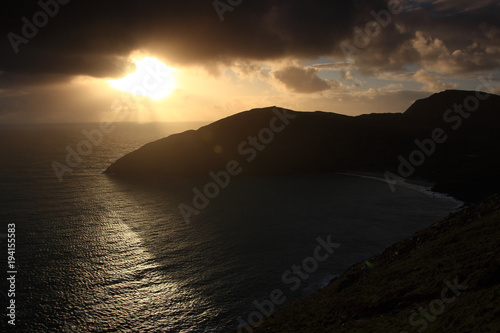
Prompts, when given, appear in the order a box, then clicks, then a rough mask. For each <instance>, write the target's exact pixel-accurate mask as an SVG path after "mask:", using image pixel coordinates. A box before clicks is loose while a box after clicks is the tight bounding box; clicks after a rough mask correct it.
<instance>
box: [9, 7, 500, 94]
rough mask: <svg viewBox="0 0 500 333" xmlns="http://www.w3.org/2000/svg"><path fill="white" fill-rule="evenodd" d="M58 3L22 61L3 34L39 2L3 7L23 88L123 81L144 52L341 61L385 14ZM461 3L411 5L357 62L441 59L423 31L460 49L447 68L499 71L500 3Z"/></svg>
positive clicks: (184, 57)
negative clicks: (356, 36) (344, 47)
mask: <svg viewBox="0 0 500 333" xmlns="http://www.w3.org/2000/svg"><path fill="white" fill-rule="evenodd" d="M60 1H61V2H66V1H67V2H68V3H67V4H64V5H63V4H60V5H59V9H58V13H57V14H55V15H54V17H50V18H49V19H48V23H47V24H46V25H45V26H43V27H41V28H39V31H38V33H37V34H36V36H35V37H33V38H28V40H29V41H28V43H27V44H20V45H19V52H18V53H17V54H16V53H15V52H14V50H13V48H12V46H11V43H10V42H9V39H8V38H7V34H8V33H9V32H13V33H16V34H18V35H22V32H21V28H22V26H23V22H22V21H21V18H22V17H26V18H28V20H29V21H32V19H33V15H34V14H35V13H36V12H37V11H39V10H40V9H41V8H40V5H39V3H37V2H35V1H21V0H18V1H8V2H5V1H4V2H3V3H2V5H1V12H2V14H1V15H2V16H3V17H2V19H1V20H0V27H1V29H0V34H1V36H2V39H1V40H2V42H1V50H2V51H1V54H0V71H5V72H7V73H16V74H17V73H19V74H21V75H22V76H20V77H18V78H17V81H18V82H20V81H22V80H27V81H29V80H30V78H33V75H37V76H38V75H44V76H43V78H45V79H57V80H60V79H62V78H64V76H71V75H89V76H93V77H118V76H120V75H123V74H124V72H125V71H126V70H127V61H126V59H127V56H128V55H129V54H130V52H132V51H134V50H139V49H142V50H146V51H149V52H153V53H154V55H156V56H158V57H164V59H167V60H169V62H172V63H174V64H216V63H226V64H229V63H231V62H232V61H234V60H235V59H241V60H245V61H247V60H273V59H284V58H294V59H304V58H309V59H315V58H317V57H319V56H330V57H334V58H335V57H336V58H337V59H338V60H341V59H342V57H343V55H342V52H341V49H340V48H339V44H340V42H341V41H346V40H347V41H349V40H352V37H353V29H354V27H356V26H359V27H362V28H364V24H366V23H367V22H369V21H370V20H373V17H372V16H371V15H370V11H371V10H374V11H377V12H378V11H380V10H383V9H386V8H387V4H386V3H385V1H383V0H354V1H322V0H321V1H320V0H313V1H310V0H307V1H306V0H301V1H299V0H295V1H290V0H288V1H286V0H270V1H251V0H244V1H242V2H241V4H239V5H238V6H236V7H235V8H234V9H233V11H227V12H225V13H224V18H225V20H224V22H221V21H220V20H219V15H218V14H217V12H216V10H215V9H214V6H213V4H212V1H211V0H203V1H201V0H200V1H194V0H182V1H181V0H157V1H154V0H144V1H125V0H121V1H117V0H106V1H102V0H101V1H95V0H85V1H84V0H71V1H68V0H64V1H63V0H60ZM393 1H394V0H393ZM42 2H43V3H47V2H51V3H53V2H55V0H42ZM464 3H466V2H464V1H459V2H456V1H443V0H442V1H436V2H435V4H434V5H433V4H431V3H430V2H429V1H412V2H411V6H410V7H407V11H405V12H403V13H401V14H399V15H397V17H396V16H394V17H393V21H392V22H391V25H389V26H388V27H386V28H384V29H383V31H382V32H381V34H380V36H378V37H377V38H376V39H374V41H373V42H372V43H371V45H369V46H368V48H367V49H364V50H362V52H361V54H360V55H359V56H358V58H357V59H356V61H357V65H358V64H359V66H361V69H362V70H364V71H365V72H376V71H380V70H398V69H401V68H403V67H404V66H405V65H407V64H411V63H416V64H420V63H424V62H432V61H438V60H439V59H438V58H439V56H440V55H439V53H438V52H437V51H439V50H435V51H436V52H435V53H432V52H428V53H425V51H426V50H423V49H418V48H416V47H415V46H414V45H413V43H414V41H415V40H416V38H417V36H416V32H417V31H421V32H422V33H423V35H422V36H423V37H422V38H427V42H428V43H429V44H431V46H433V45H434V44H436V45H437V46H439V45H438V44H439V43H436V39H439V40H440V41H443V42H444V43H445V46H446V47H447V50H448V51H449V53H450V57H451V54H452V53H453V52H455V51H457V52H456V53H455V55H454V57H455V58H450V61H451V63H450V71H455V72H466V71H468V70H477V69H483V70H486V69H489V68H492V67H496V66H498V60H496V59H497V58H498V55H499V54H498V53H499V50H498V46H497V44H498V39H497V37H498V29H499V25H498V23H496V22H497V18H498V17H499V16H500V10H499V6H500V5H499V4H498V2H497V1H480V2H479V3H480V4H479V5H477V2H476V5H474V6H472V5H468V6H467V7H466V8H461V7H460V6H461V5H464ZM475 42H477V45H476V46H475V48H474V43H475ZM436 45H434V46H436ZM420 46H421V47H422V48H423V46H424V45H423V44H422V43H421V45H420ZM431 51H432V50H431ZM422 52H423V53H422ZM128 66H130V64H128ZM128 69H130V68H128ZM8 78H10V79H11V80H14V78H13V76H12V75H11V76H9V75H4V76H3V77H1V78H0V86H6V85H9V84H10V83H11V81H9V80H7V79H8ZM12 82H14V81H12Z"/></svg>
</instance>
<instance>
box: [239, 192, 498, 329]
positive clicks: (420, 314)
mask: <svg viewBox="0 0 500 333" xmlns="http://www.w3.org/2000/svg"><path fill="white" fill-rule="evenodd" d="M499 223H500V195H495V196H492V197H490V198H489V199H487V200H485V201H483V202H481V203H478V204H475V205H473V206H472V207H469V208H466V209H464V210H462V211H460V212H457V213H454V214H450V215H449V216H448V217H447V218H445V219H443V220H442V221H439V222H437V223H435V224H433V225H432V226H431V227H429V228H427V229H425V230H423V231H420V232H417V233H415V234H414V235H413V236H411V237H409V238H408V239H406V240H404V241H402V242H399V243H397V244H395V245H393V246H391V247H390V248H388V249H386V250H385V251H384V252H383V253H382V254H380V255H377V256H375V257H373V258H370V259H368V260H366V261H365V262H363V263H358V264H356V265H354V266H352V267H351V268H350V269H348V270H347V271H346V272H344V273H343V274H342V275H341V276H340V277H339V278H338V279H336V280H335V281H333V282H332V283H331V284H330V285H329V286H328V287H326V288H324V289H322V290H320V291H318V292H316V293H315V294H313V295H311V296H309V297H307V298H304V299H301V300H298V301H296V302H295V303H293V304H291V305H289V306H287V307H285V308H283V309H281V310H279V311H277V312H275V313H274V314H273V315H272V316H271V317H270V318H269V319H268V320H266V321H264V323H263V324H262V325H260V326H258V327H252V328H240V330H239V332H252V331H253V332H255V333H260V332H273V333H292V332H296V333H299V332H300V333H318V332H338V333H352V332H360V333H361V332H363V333H367V332H398V333H399V332H417V331H419V330H420V331H419V332H424V331H425V332H429V333H431V332H440V333H441V332H457V333H458V332H460V333H461V332H478V333H479V332H481V333H482V332H499V331H500V260H499V254H500V251H499V246H498V240H499V239H500V227H499ZM450 284H451V286H452V287H451V288H450ZM233 332H236V330H233Z"/></svg>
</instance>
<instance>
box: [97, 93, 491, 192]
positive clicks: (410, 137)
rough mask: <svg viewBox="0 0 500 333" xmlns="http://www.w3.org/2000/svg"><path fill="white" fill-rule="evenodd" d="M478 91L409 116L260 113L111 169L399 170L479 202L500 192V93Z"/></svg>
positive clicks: (187, 135)
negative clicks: (236, 165) (232, 166)
mask: <svg viewBox="0 0 500 333" xmlns="http://www.w3.org/2000/svg"><path fill="white" fill-rule="evenodd" d="M476 94H477V93H476V92H471V91H452V90H448V91H444V92H441V93H438V94H434V95H432V96H430V97H428V98H426V99H422V100H419V101H416V102H415V103H414V104H413V105H412V106H411V107H410V108H409V109H408V110H407V111H406V112H404V113H396V114H370V115H362V116H358V117H350V116H345V115H340V114H335V113H327V112H319V111H317V112H296V111H291V110H285V109H281V108H277V107H270V108H264V109H254V110H251V111H246V112H242V113H238V114H236V115H233V116H230V117H228V118H225V119H221V120H219V121H216V122H214V123H212V124H210V125H207V126H204V127H201V128H200V129H198V130H196V131H194V130H191V131H187V132H184V133H180V134H175V135H171V136H169V137H167V138H164V139H161V140H158V141H155V142H152V143H149V144H147V145H145V146H143V147H142V148H140V149H138V150H136V151H134V152H131V153H129V154H127V155H125V156H123V157H122V158H120V159H119V160H117V161H116V162H115V163H113V164H112V165H111V166H109V167H108V169H107V170H106V172H107V173H109V174H115V175H120V176H127V175H135V176H144V177H186V176H194V175H207V174H208V173H209V172H210V171H218V170H224V168H226V165H227V163H228V161H237V162H238V163H239V165H240V166H241V167H242V172H241V174H242V175H276V174H298V173H329V172H346V171H368V172H377V173H380V174H384V173H385V172H386V171H390V172H392V173H393V174H395V175H396V176H398V177H402V178H410V179H425V180H427V181H430V182H433V183H435V184H436V185H435V190H436V191H440V192H446V193H449V194H452V195H454V196H455V197H457V198H459V199H462V200H465V201H476V200H480V199H482V198H485V197H487V196H488V195H491V194H493V193H495V192H496V188H498V187H499V186H500V177H499V174H498V170H499V168H500V111H499V110H500V96H497V95H489V94H486V95H478V96H483V97H482V98H483V100H481V101H480V100H479V99H478V98H476V97H475V96H476ZM484 96H486V97H484ZM474 101H477V105H474V104H472V106H470V105H471V102H474ZM467 103H469V104H467ZM457 106H459V107H460V108H458V109H457ZM471 107H472V108H473V109H474V111H471V112H469V111H467V109H471ZM436 131H439V132H438V133H436ZM436 134H439V135H437V136H436V138H434V137H433V135H436ZM415 140H419V143H420V146H419V145H418V144H417V143H416V141H415ZM429 140H434V141H435V140H438V141H439V142H434V143H431V142H430V141H429ZM417 150H418V151H419V152H417ZM424 153H425V154H424ZM412 154H413V155H412ZM415 154H416V155H415ZM402 159H404V160H405V161H406V165H405V166H401V165H402V164H403V162H401V161H402ZM408 161H413V162H414V163H415V164H416V165H414V166H412V165H408V163H410V162H408ZM401 170H402V171H403V172H402V171H401ZM407 171H411V172H407Z"/></svg>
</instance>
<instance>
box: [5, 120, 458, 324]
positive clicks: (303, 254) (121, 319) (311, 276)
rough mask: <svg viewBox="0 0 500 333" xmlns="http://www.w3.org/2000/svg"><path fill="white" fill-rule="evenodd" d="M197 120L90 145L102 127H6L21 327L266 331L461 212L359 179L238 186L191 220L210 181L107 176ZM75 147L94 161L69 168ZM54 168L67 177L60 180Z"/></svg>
mask: <svg viewBox="0 0 500 333" xmlns="http://www.w3.org/2000/svg"><path fill="white" fill-rule="evenodd" d="M200 125H201V124H199V123H185V124H181V123H177V124H174V123H164V124H125V123H122V124H115V125H114V126H115V127H114V128H113V129H112V130H110V131H108V133H103V136H102V137H98V136H94V137H93V138H94V140H96V142H97V143H98V145H94V144H92V145H90V146H89V145H85V144H82V142H83V141H84V140H88V139H87V138H86V136H85V135H84V134H83V133H82V131H84V130H85V131H86V133H96V132H95V131H94V132H93V130H95V129H98V128H99V126H100V125H99V124H90V123H89V124H59V125H10V126H6V125H3V126H2V127H1V128H0V152H1V156H2V158H1V160H0V184H1V187H0V199H1V200H0V205H1V206H0V207H1V210H0V217H1V218H0V221H1V226H0V227H1V228H2V229H1V230H0V240H1V241H2V249H3V250H2V252H3V254H2V255H1V258H0V260H1V262H2V267H3V271H4V274H6V275H7V276H9V274H8V273H7V271H9V267H8V266H7V264H8V252H7V246H6V244H7V239H8V237H7V235H8V234H9V233H10V231H8V229H9V228H10V226H12V225H15V240H16V241H15V254H14V257H15V264H14V265H15V266H14V268H15V271H16V273H15V293H14V294H15V296H14V297H11V296H9V301H10V300H12V299H14V300H15V324H16V325H15V329H16V331H19V332H179V333H180V332H200V333H201V332H227V331H228V330H230V329H233V328H236V327H238V325H240V324H242V323H246V322H249V323H251V324H254V325H258V324H259V321H260V320H261V317H263V316H265V315H266V312H269V313H270V312H272V310H275V309H278V308H280V307H282V306H284V305H286V304H289V303H290V302H292V301H293V300H296V299H298V298H300V297H303V296H305V295H308V294H310V293H312V292H314V291H315V290H317V289H318V288H321V287H323V286H325V285H326V284H327V283H328V282H329V281H330V280H331V279H333V278H334V277H335V276H337V275H339V274H341V273H342V272H343V271H344V270H345V269H347V268H348V267H349V266H351V265H352V264H354V263H357V262H360V261H365V260H367V259H368V258H369V257H370V256H372V255H374V254H377V253H379V252H381V251H382V250H383V249H384V248H386V247H388V246H390V245H391V244H394V243H396V242H398V241H400V240H402V239H404V238H405V237H407V236H410V235H411V234H412V233H414V232H415V231H417V230H420V229H423V228H425V227H427V226H429V225H430V224H432V223H433V222H436V221H437V220H439V219H441V218H443V217H445V216H446V215H447V214H448V213H450V212H451V211H454V210H455V209H456V208H457V202H456V201H454V200H452V199H450V198H446V197H444V196H436V195H432V193H428V192H427V193H426V192H425V191H420V190H418V188H405V187H397V191H396V192H394V193H393V192H391V190H390V188H389V186H388V185H387V184H385V183H384V182H382V181H378V180H376V179H369V178H362V177H354V176H350V175H340V174H332V175H297V176H281V177H234V178H233V179H231V182H230V184H229V185H228V186H227V187H226V188H225V189H222V190H221V191H220V194H219V195H218V196H217V197H215V198H214V199H212V200H211V201H210V203H209V205H208V206H207V207H206V208H204V209H203V210H201V211H200V213H199V214H198V215H195V216H193V217H192V219H191V222H190V223H189V224H187V223H186V222H185V221H184V219H183V217H182V215H181V214H180V212H179V209H178V207H179V205H180V204H182V203H185V204H190V203H191V201H192V197H193V188H201V187H202V186H203V185H204V184H205V183H206V181H207V178H203V177H201V178H192V179H181V178H169V179H146V178H144V179H142V178H129V179H125V178H120V177H116V176H112V175H106V174H103V171H104V170H105V169H106V167H107V166H108V165H109V164H111V163H112V162H113V161H115V160H116V159H118V158H119V157H121V156H122V155H124V154H126V153H127V152H130V151H133V150H135V149H137V148H139V147H141V146H142V145H143V144H145V143H147V142H150V141H153V140H156V139H160V138H162V137H165V136H167V135H169V134H173V133H176V132H179V131H183V130H186V129H190V128H197V127H199V126H200ZM108 129H109V128H108ZM67 147H69V148H70V150H73V151H78V149H80V151H83V152H85V156H83V155H82V156H80V159H78V158H73V159H69V162H70V163H71V164H72V166H69V164H68V161H66V157H67V155H68V150H67ZM54 162H56V163H55V164H54ZM54 165H56V166H58V167H59V170H61V169H60V168H61V166H66V167H68V168H70V169H71V173H70V172H67V171H68V169H65V170H66V171H65V172H64V173H62V174H61V173H60V174H59V178H60V179H59V178H58V176H57V175H56V172H55V171H54ZM9 225H10V226H9ZM329 244H330V245H329ZM332 244H334V245H332ZM0 287H1V288H2V289H1V294H2V295H7V292H8V290H9V288H10V287H11V286H10V284H7V283H6V279H5V278H4V279H2V283H1V285H0ZM3 298H4V300H5V299H6V297H3ZM269 300H274V301H273V302H275V303H272V304H273V305H272V306H271V305H269V304H271V303H270V301H269ZM6 304H8V303H5V302H4V306H7V305H6ZM3 308H4V309H5V307H3ZM7 311H10V310H7ZM8 320H9V317H6V316H5V315H4V316H2V323H1V324H0V325H1V327H2V328H4V329H5V331H7V330H9V329H12V328H13V326H12V325H10V324H8Z"/></svg>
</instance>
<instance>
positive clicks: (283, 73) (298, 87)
mask: <svg viewBox="0 0 500 333" xmlns="http://www.w3.org/2000/svg"><path fill="white" fill-rule="evenodd" d="M318 72H319V70H318V69H316V68H302V67H297V66H288V67H286V68H283V69H280V70H277V71H275V72H273V76H274V77H275V78H276V79H277V80H278V81H280V82H282V83H283V84H284V85H285V86H286V87H287V88H288V89H290V90H292V91H294V92H298V93H316V92H320V91H324V90H328V89H330V88H331V87H332V83H331V82H330V81H328V80H324V79H321V78H320V77H319V76H318Z"/></svg>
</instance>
